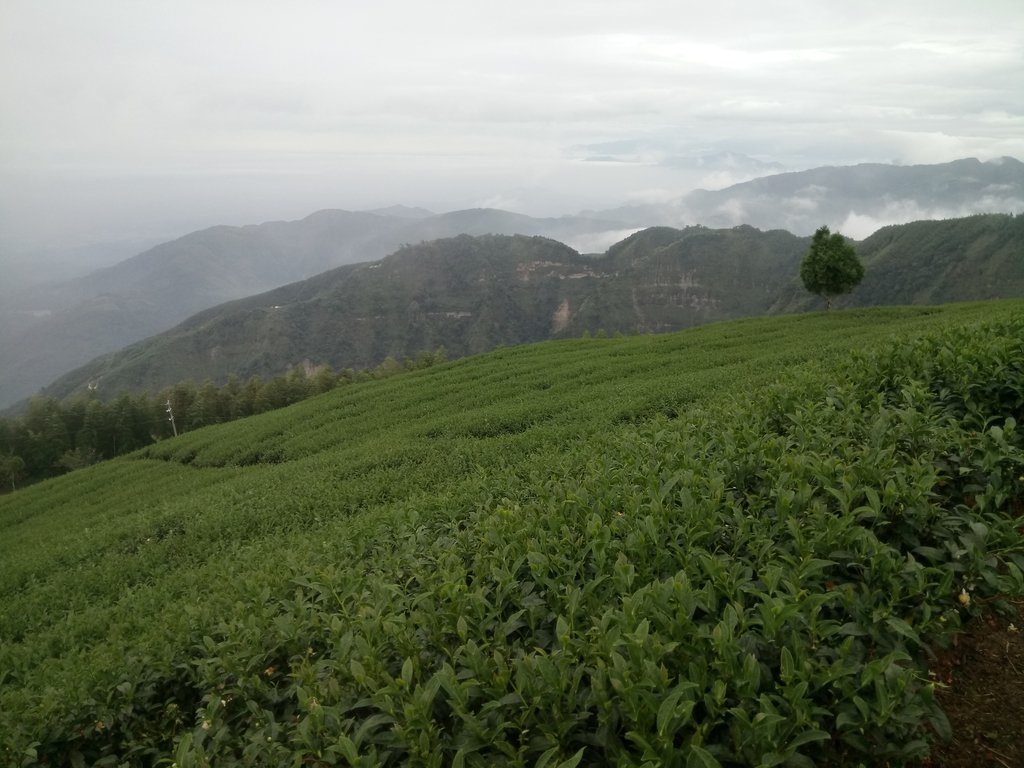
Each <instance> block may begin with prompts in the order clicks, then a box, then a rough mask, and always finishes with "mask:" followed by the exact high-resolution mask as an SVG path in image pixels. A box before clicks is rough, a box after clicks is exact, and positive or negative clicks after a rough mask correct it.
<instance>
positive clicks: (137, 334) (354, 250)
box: [0, 206, 630, 407]
mask: <svg viewBox="0 0 1024 768" xmlns="http://www.w3.org/2000/svg"><path fill="white" fill-rule="evenodd" d="M626 231H627V232H628V231H630V230H626ZM459 233H467V234H487V233H506V234H514V233H521V234H527V235H535V234H536V235H547V236H550V237H556V238H558V239H560V240H564V241H567V242H570V243H576V244H578V245H579V247H581V248H588V247H591V246H592V244H595V243H596V244H601V243H603V245H601V250H603V249H604V248H605V247H607V245H610V244H611V243H612V242H614V241H615V240H616V239H618V238H619V237H621V236H622V233H623V229H622V225H619V224H617V223H614V222H608V221H603V220H597V219H588V218H583V217H563V218H553V219H538V218H532V217H529V216H523V215H520V214H515V213H509V212H507V211H500V210H493V209H473V210H467V211H455V212H451V213H445V214H439V215H435V214H432V213H430V212H429V211H424V210H423V209H413V208H404V207H401V206H395V207H392V208H387V209H381V210H379V211H375V212H352V211H338V210H328V211H320V212H319V213H314V214H312V215H311V216H308V217H306V218H305V219H302V220H300V221H287V222H286V221H278V222H269V223H266V224H260V225H252V226H244V227H228V226H219V227H212V228H210V229H205V230H202V231H199V232H193V233H192V234H189V235H186V236H184V237H181V238H178V239H177V240H173V241H171V242H168V243H164V244H162V245H158V246H156V247H154V248H151V249H150V250H148V251H146V252H145V253H142V254H139V255H138V256H135V257H133V258H131V259H127V260H126V261H123V262H121V263H119V264H116V265H114V266H112V267H108V268H105V269H101V270H98V271H96V272H93V273H91V274H89V275H87V276H85V277H80V278H77V279H75V280H73V281H68V282H64V283H56V284H50V285H47V286H42V287H38V288H35V289H33V290H31V291H25V292H23V293H22V294H20V295H14V296H6V297H5V298H4V302H3V305H2V307H0V407H2V406H4V405H8V404H10V403H12V402H14V401H16V400H18V399H20V398H22V397H24V396H26V395H28V394H31V393H32V392H34V391H36V390H37V389H38V388H39V387H41V386H43V385H45V384H47V383H48V382H50V381H52V380H53V379H54V378H55V377H57V376H58V375H60V374H61V373H64V372H66V371H68V370H70V369H72V368H74V367H76V366H78V365H81V364H83V363H85V362H87V361H88V360H91V359H92V358H94V357H96V356H97V355H99V354H103V353H105V352H110V351H113V350H116V349H120V348H121V347H123V346H125V345H126V344H130V343H132V342H134V341H137V340H139V339H143V338H145V337H147V336H151V335H153V334H155V333H158V332H160V331H163V330H166V329H168V328H170V327H171V326H173V325H174V324H175V323H178V322H180V321H182V320H184V319H185V318H187V317H189V316H190V315H193V314H195V313H196V312H199V311H201V310H203V309H206V308H208V307H212V306H216V305H218V304H221V303H223V302H225V301H230V300H232V299H239V298H242V297H245V296H251V295H254V294H258V293H261V292H263V291H267V290H270V289H272V288H275V287H277V286H281V285H285V284H287V283H291V282H293V281H295V280H300V279H303V278H306V277H310V276H311V275H315V274H318V273H320V272H323V271H324V270H327V269H331V268H332V267H336V266H339V265H343V264H352V263H356V262H365V261H371V260H373V259H379V258H381V257H383V256H385V255H387V254H389V253H391V252H393V251H394V250H395V249H397V248H398V247H399V246H400V245H402V244H403V243H416V242H420V241H423V240H433V239H436V238H439V237H450V236H452V235H455V234H459Z"/></svg>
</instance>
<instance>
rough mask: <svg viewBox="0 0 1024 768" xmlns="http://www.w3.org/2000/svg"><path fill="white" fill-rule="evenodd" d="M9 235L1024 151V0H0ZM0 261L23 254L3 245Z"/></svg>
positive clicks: (580, 199) (532, 205)
mask: <svg viewBox="0 0 1024 768" xmlns="http://www.w3.org/2000/svg"><path fill="white" fill-rule="evenodd" d="M0 99H2V106H0V259H2V257H3V256H4V254H9V253H11V252H12V251H15V250H24V249H27V248H36V247H43V246H50V247H54V246H60V247H70V246H73V245H80V244H88V243H90V242H106V241H110V240H118V239H127V240H131V239H137V240H140V241H141V240H145V239H147V238H150V239H152V238H163V239H166V238H169V237H172V236H175V235H179V234H183V233H185V232H187V231H190V230H192V229H196V228H198V227H201V226H206V225H210V224H214V223H232V224H242V223H253V222H258V221H264V220H267V219H280V218H299V217H302V216H304V215H306V214H308V213H311V212H312V211H314V210H317V209H321V208H350V209H359V208H371V207H377V206H384V205H390V204H394V203H402V204H406V205H420V206H426V207H429V208H431V209H433V210H451V209H455V208H463V207H471V206H479V205H493V206H498V207H505V208H509V209H513V210H519V211H522V212H525V213H531V214H541V213H546V214H550V215H558V214H563V213H572V212H576V211H578V210H580V209H582V208H586V207H598V206H613V205H616V204H620V203H623V202H626V201H629V200H650V199H661V198H668V197H674V196H678V195H680V194H682V193H685V192H686V191H688V190H689V189H690V188H692V187H693V186H722V185H725V184H727V183H729V182H730V181H736V180H742V179H744V178H747V177H749V176H750V175H752V174H754V173H759V172H766V171H759V170H758V169H759V168H761V166H759V165H758V164H757V163H754V162H750V163H748V162H747V161H744V162H743V163H739V164H738V165H735V164H734V165H735V167H728V164H727V166H726V167H724V168H721V167H718V166H716V165H715V164H714V163H711V164H710V165H708V164H705V165H704V166H703V167H701V166H700V164H699V163H694V162H693V161H692V159H693V158H701V157H704V156H706V155H709V154H713V153H720V152H731V153H735V154H737V155H746V156H750V157H751V158H753V159H754V160H756V161H760V163H764V164H769V165H765V166H764V168H765V169H768V170H770V169H771V168H773V167H776V166H771V165H770V164H772V163H777V164H780V165H781V167H783V168H786V169H802V168H807V167H812V166H816V165H824V164H849V163H856V162H865V161H871V162H890V161H898V162H903V163H932V162H945V161H948V160H953V159H956V158H960V157H966V156H975V157H979V158H981V159H989V158H991V157H997V156H1001V155H1011V156H1015V157H1018V158H1024V3H1022V2H1020V0H1005V1H1004V0H974V1H973V2H967V1H966V0H959V1H958V2H947V1H944V0H927V1H925V2H909V1H907V0H885V2H849V1H847V2H830V1H828V2H826V1H825V0H808V1H806V2H754V1H753V0H751V1H750V2H728V1H723V0H714V2H703V3H699V4H698V3H692V2H686V1H684V0H672V1H666V2H657V1H653V0H652V1H638V2H627V1H626V0H614V2H604V1H595V0H587V1H586V2H584V1H583V0H544V1H543V2H540V1H539V0H516V1H515V2H509V0H502V2H490V1H489V0H464V1H460V0H392V1H388V0H375V1H374V2H369V1H363V0H359V1H358V2H357V1H356V0H333V2H319V1H317V0H292V1H289V2H285V0H280V1H279V2H261V1H259V0H244V1H243V0H237V1H228V0H202V1H199V0H173V2H161V1H156V0H154V1H149V0H123V1H121V2H115V1H113V0H88V2H84V1H83V0H0ZM0 263H2V262H0Z"/></svg>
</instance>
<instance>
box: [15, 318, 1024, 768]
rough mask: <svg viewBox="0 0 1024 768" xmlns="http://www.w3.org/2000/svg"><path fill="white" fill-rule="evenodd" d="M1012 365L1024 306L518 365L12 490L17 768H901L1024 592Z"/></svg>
mask: <svg viewBox="0 0 1024 768" xmlns="http://www.w3.org/2000/svg"><path fill="white" fill-rule="evenodd" d="M985 318H989V319H988V320H987V321H986V320H985ZM1022 339H1024V314H1022V312H1021V305H1020V304H1019V303H1007V304H987V305H973V306H964V307H951V308H944V309H942V310H936V309H930V310H884V311H878V312H874V311H869V312H857V313H832V314H831V315H830V316H827V317H826V316H820V315H819V316H801V317H795V318H782V319H777V320H773V321H744V322H741V323H730V324H725V325H722V326H715V327H709V328H704V329H698V330H696V331H692V332H689V333H684V334H674V335H672V336H667V337H643V338H631V339H609V340H596V339H595V340H589V341H573V342H563V343H560V344H550V345H539V346H537V347H528V348H513V349H508V350H502V351H499V352H498V353H495V354H493V355H488V356H484V357H482V358H479V359H470V360H463V361H459V362H458V363H455V364H451V365H447V366H442V367H439V368H434V369H431V370H429V371H424V372H418V373H412V374H409V375H408V376H405V377H399V378H396V379H393V380H388V381H383V382H373V383H369V384H366V385H355V386H353V387H349V388H345V390H343V391H338V392H333V393H330V394H328V395H325V396H324V397H322V398H318V399H316V400H314V401H310V402H308V403H303V404H300V405H298V406H293V407H292V408H289V409H284V410H282V411H278V412H273V413H269V414H266V415H265V416H262V417H259V418H255V419H251V420H246V421H243V422H239V423H237V424H233V425H228V426H226V427H224V428H216V429H209V430H197V431H196V432H194V433H191V434H190V435H185V436H183V437H182V438H181V439H178V440H172V441H167V442H165V443H160V444H157V445H156V446H152V447H151V448H149V449H147V451H146V452H145V453H143V454H136V455H135V456H133V457H129V458H126V459H121V460H117V461H114V462H110V463H109V464H105V465H100V466H98V467H96V468H93V469H90V470H84V471H82V472H80V473H75V475H74V476H72V477H68V478H60V479H58V480H56V481H52V482H48V483H44V484H42V485H40V486H37V487H34V488H31V489H28V490H26V491H23V492H20V493H19V494H17V495H16V496H14V497H10V498H8V499H5V500H3V502H2V504H0V525H3V527H4V530H5V533H7V532H10V533H11V535H12V537H13V538H12V539H11V541H15V542H18V546H17V547H15V546H9V545H8V544H7V543H6V542H5V543H4V544H2V545H0V547H2V554H3V557H4V563H5V569H4V570H5V573H4V576H3V579H2V590H3V596H4V604H3V606H4V607H3V608H2V609H0V631H2V640H3V646H2V651H0V669H4V670H5V672H4V673H0V674H4V675H5V677H4V678H3V679H2V688H0V711H2V712H3V714H2V715H0V733H2V734H3V736H2V737H0V745H3V748H4V749H5V750H6V751H5V753H4V754H5V759H6V761H7V762H8V763H11V764H18V763H22V762H23V763H24V764H35V763H41V764H50V765H58V764H76V763H77V764H83V765H90V764H95V765H119V764H127V765H156V764H160V763H163V764H166V763H167V762H172V761H173V762H175V763H176V764H177V765H179V766H191V765H197V766H199V765H232V764H238V765H263V764H270V765H296V766H299V765H367V766H369V765H404V764H410V765H438V766H440V765H484V764H490V765H510V766H514V765H523V766H525V765H534V764H536V765H546V766H573V765H577V764H579V765H635V766H641V765H667V766H672V765H679V766H694V765H696V766H715V765H723V766H731V765H764V766H767V765H796V766H799V765H817V764H829V763H831V764H849V765H854V764H858V763H867V762H872V763H875V762H878V761H888V762H889V763H890V764H894V765H895V764H901V763H905V762H907V761H910V760H912V759H914V758H916V757H918V756H920V755H922V754H924V753H925V752H926V751H927V743H928V740H929V739H931V738H935V737H936V736H939V737H941V736H943V735H944V734H946V732H947V730H948V724H947V723H946V721H945V718H944V716H943V715H942V712H941V711H940V710H939V708H938V707H937V705H936V703H935V700H934V697H933V692H934V684H933V683H932V682H931V681H930V680H929V678H928V675H927V664H928V660H929V658H930V654H932V653H933V652H934V651H935V649H937V648H940V647H942V646H943V644H944V643H947V642H948V641H949V638H950V636H951V633H953V632H955V631H956V630H957V628H958V627H959V626H960V625H961V623H962V622H963V621H964V620H965V619H966V618H968V617H970V616H972V615H975V614H977V613H978V612H980V611H981V610H984V609H987V608H990V607H993V606H998V603H999V600H1000V599H1002V598H1004V597H1007V596H1014V595H1021V594H1024V576H1022V572H1024V548H1022V540H1021V533H1020V530H1019V526H1020V523H1021V521H1020V519H1019V516H1020V513H1021V499H1022V497H1024V438H1022V436H1021V432H1020V430H1019V428H1018V426H1017V424H1018V421H1019V420H1020V418H1021V415H1022V414H1021V409H1022V393H1024V375H1022V374H1024V345H1022V341H1021V340H1022ZM854 349H859V350H861V351H859V352H857V353H856V354H854V355H851V352H850V351H851V350H854ZM865 349H867V350H868V351H863V350H865ZM602 371H603V372H604V375H602ZM577 374H580V375H579V376H577ZM577 382H581V383H577ZM268 451H272V452H273V455H274V457H275V458H274V460H273V461H272V462H263V461H260V460H258V459H257V460H254V461H251V460H249V459H247V458H246V457H251V456H262V455H269V454H266V452H268ZM175 489H177V492H175ZM15 502H16V503H15ZM41 542H42V543H41ZM44 545H45V546H44ZM8 562H11V563H12V564H13V567H12V568H11V569H10V571H9V574H8V569H7V568H6V564H7V563H8Z"/></svg>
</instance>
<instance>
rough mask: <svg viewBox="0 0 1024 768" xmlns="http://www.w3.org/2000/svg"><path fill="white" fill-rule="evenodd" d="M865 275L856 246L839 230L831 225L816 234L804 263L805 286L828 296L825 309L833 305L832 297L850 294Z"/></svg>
mask: <svg viewBox="0 0 1024 768" xmlns="http://www.w3.org/2000/svg"><path fill="white" fill-rule="evenodd" d="M863 277H864V266H863V265H862V264H861V263H860V259H858V258H857V252H856V251H855V250H854V249H853V246H852V245H850V244H849V243H848V242H846V238H845V237H843V236H842V235H840V234H839V233H838V232H836V233H835V234H832V233H831V232H829V231H828V227H821V228H820V229H819V230H818V231H817V232H815V233H814V239H813V240H812V241H811V249H810V250H809V251H808V252H807V255H806V256H804V260H803V263H802V264H801V265H800V279H801V280H803V281H804V288H806V289H807V290H808V291H810V292H811V293H816V294H818V295H819V296H821V297H822V298H823V299H825V308H826V309H830V308H831V307H832V297H834V296H838V295H839V294H841V293H849V292H850V291H852V290H853V289H854V287H855V286H856V285H857V284H858V283H859V282H860V281H861V278H863Z"/></svg>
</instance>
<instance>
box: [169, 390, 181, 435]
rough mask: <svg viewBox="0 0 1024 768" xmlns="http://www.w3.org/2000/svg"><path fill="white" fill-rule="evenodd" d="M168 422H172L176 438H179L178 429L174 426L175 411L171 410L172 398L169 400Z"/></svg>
mask: <svg viewBox="0 0 1024 768" xmlns="http://www.w3.org/2000/svg"><path fill="white" fill-rule="evenodd" d="M167 420H168V421H169V422H171V429H173V430H174V436H175V437H177V436H178V428H177V427H176V426H175V425H174V411H172V410H171V401H170V398H168V400H167Z"/></svg>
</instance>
